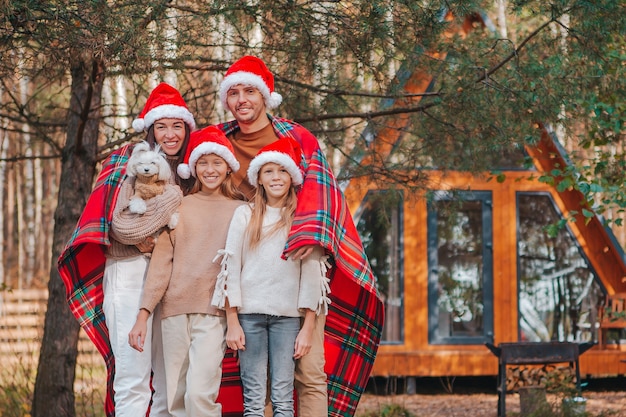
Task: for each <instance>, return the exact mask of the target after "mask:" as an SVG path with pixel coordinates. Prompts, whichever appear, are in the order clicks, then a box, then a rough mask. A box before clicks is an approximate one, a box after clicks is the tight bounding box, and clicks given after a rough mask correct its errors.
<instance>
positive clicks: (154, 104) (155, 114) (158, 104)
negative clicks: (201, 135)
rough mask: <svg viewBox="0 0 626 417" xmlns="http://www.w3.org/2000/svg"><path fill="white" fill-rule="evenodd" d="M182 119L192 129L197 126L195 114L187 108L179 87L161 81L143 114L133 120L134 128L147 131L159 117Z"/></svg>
mask: <svg viewBox="0 0 626 417" xmlns="http://www.w3.org/2000/svg"><path fill="white" fill-rule="evenodd" d="M164 118H172V119H182V120H183V121H184V122H185V123H187V124H188V125H189V127H190V128H191V130H194V129H195V128H196V122H195V120H194V118H193V114H191V112H190V111H189V109H188V108H187V103H185V100H183V97H182V96H181V95H180V93H179V92H178V90H177V89H175V88H174V87H172V86H171V85H169V84H167V83H161V84H159V85H157V86H156V88H155V89H154V90H152V92H151V93H150V96H149V97H148V100H147V101H146V105H145V106H144V108H143V111H142V112H141V114H140V115H139V116H138V117H137V118H136V119H135V120H133V129H135V130H136V131H137V132H141V131H147V130H148V129H149V128H150V126H152V124H153V123H154V122H156V121H157V120H159V119H164Z"/></svg>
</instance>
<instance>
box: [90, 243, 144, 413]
mask: <svg viewBox="0 0 626 417" xmlns="http://www.w3.org/2000/svg"><path fill="white" fill-rule="evenodd" d="M148 262H149V261H148V259H147V258H146V257H145V256H143V255H140V256H136V257H133V258H129V259H122V260H114V259H107V260H106V266H105V269H104V278H103V283H102V286H103V290H104V302H103V306H102V307H103V310H104V315H105V320H106V324H107V327H108V328H109V340H110V342H111V348H112V349H113V356H114V357H115V376H114V379H113V389H114V390H115V396H114V399H115V416H116V417H139V416H145V415H146V412H147V410H148V405H149V404H150V397H151V396H152V392H151V390H150V373H151V370H152V358H151V357H152V355H151V350H152V316H150V318H149V319H148V334H146V340H145V343H144V351H143V352H139V351H136V350H135V349H133V348H132V347H130V344H129V343H128V333H129V332H130V330H131V329H132V327H133V325H134V324H135V320H136V318H137V312H138V311H139V303H140V301H141V292H142V289H143V282H144V279H145V276H146V271H147V269H148Z"/></svg>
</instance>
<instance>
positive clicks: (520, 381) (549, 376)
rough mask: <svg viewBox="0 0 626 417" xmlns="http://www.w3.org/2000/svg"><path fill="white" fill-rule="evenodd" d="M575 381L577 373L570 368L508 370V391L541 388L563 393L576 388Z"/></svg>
mask: <svg viewBox="0 0 626 417" xmlns="http://www.w3.org/2000/svg"><path fill="white" fill-rule="evenodd" d="M575 379H576V374H575V371H574V369H573V368H572V367H569V366H556V365H543V366H541V367H539V366H510V367H507V370H506V390H507V391H510V392H517V391H518V390H519V389H520V388H521V387H528V386H541V387H545V388H546V389H547V390H548V391H551V390H558V391H562V390H563V388H574V387H575Z"/></svg>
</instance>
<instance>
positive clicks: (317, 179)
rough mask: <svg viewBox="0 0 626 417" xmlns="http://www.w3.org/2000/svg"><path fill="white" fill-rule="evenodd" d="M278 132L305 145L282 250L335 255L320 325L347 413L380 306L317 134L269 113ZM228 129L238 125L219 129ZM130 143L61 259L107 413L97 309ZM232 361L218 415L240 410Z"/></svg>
mask: <svg viewBox="0 0 626 417" xmlns="http://www.w3.org/2000/svg"><path fill="white" fill-rule="evenodd" d="M272 123H273V126H274V130H275V131H276V133H277V135H278V136H279V137H284V136H291V137H293V138H294V139H296V140H297V141H298V142H299V143H300V145H301V146H302V150H303V153H304V157H305V158H304V159H303V164H304V168H305V172H306V176H305V181H304V185H303V187H302V189H301V191H300V194H299V196H298V207H297V209H296V217H295V221H294V225H293V228H292V231H291V233H290V235H289V239H288V242H287V246H286V248H285V251H286V252H288V251H292V250H294V249H296V248H298V247H300V246H303V245H307V244H321V245H322V246H324V247H325V248H326V249H327V251H328V252H329V253H330V254H332V255H333V260H334V267H333V269H332V271H331V274H332V275H331V284H330V285H331V294H330V298H331V300H332V303H331V305H330V309H329V313H328V317H327V319H326V329H325V334H326V337H325V345H324V348H325V355H326V372H327V374H328V392H329V409H328V414H329V416H334V417H335V416H336V417H349V416H353V415H354V413H355V412H356V407H357V405H358V402H359V399H360V397H361V394H362V393H363V391H364V390H365V387H366V385H367V381H368V379H369V375H370V372H371V369H372V366H373V364H374V359H375V357H376V352H377V350H378V344H379V341H380V337H381V330H382V325H383V318H384V317H383V316H384V312H383V304H382V302H381V300H380V298H379V297H378V294H377V291H376V287H375V280H374V277H373V275H372V271H371V269H370V266H369V263H368V261H367V258H366V256H365V253H364V251H363V247H362V244H361V240H360V238H359V236H358V233H357V231H356V227H355V225H354V222H353V220H352V217H351V215H350V212H349V210H348V207H347V204H346V201H345V198H344V196H343V193H342V192H341V190H340V188H339V186H338V184H337V182H336V180H335V177H334V175H333V174H332V171H331V170H330V167H329V165H328V162H327V161H326V158H325V157H324V154H323V152H322V150H321V149H320V147H319V144H318V142H317V139H316V138H315V137H314V136H313V135H312V134H311V133H310V132H309V131H308V130H306V129H305V128H304V127H302V126H299V125H297V124H295V123H293V122H290V121H288V120H286V119H280V118H272ZM220 127H221V128H222V129H223V130H224V131H225V132H226V133H227V134H228V133H230V132H232V131H234V130H235V129H237V125H236V124H235V123H232V122H231V123H227V124H224V125H221V126H220ZM129 150H130V148H129V146H126V147H124V148H121V149H120V150H118V151H116V152H115V153H113V154H112V155H111V156H110V157H109V158H107V160H106V161H105V162H104V163H103V167H102V171H101V173H100V175H99V176H98V179H97V181H96V185H95V187H94V190H93V191H92V194H91V196H90V197H89V199H88V201H87V204H86V206H85V209H84V211H83V214H82V216H81V218H80V219H79V221H78V224H77V226H76V229H75V231H74V233H73V234H72V237H71V238H70V240H69V242H68V243H67V245H66V247H65V249H64V250H63V252H62V254H61V256H60V257H59V260H58V268H59V272H60V275H61V278H62V279H63V282H64V284H65V287H66V295H67V300H68V304H69V306H70V309H71V311H72V313H73V314H74V316H75V317H76V319H77V320H78V321H79V323H80V325H81V327H82V328H83V329H84V330H85V332H86V333H87V335H88V336H89V338H90V339H91V340H92V341H93V343H94V344H95V345H96V347H97V348H98V350H99V351H100V353H101V354H102V356H103V358H104V360H105V364H106V367H107V396H106V400H105V411H106V415H107V417H113V416H114V415H115V410H114V403H113V375H114V374H115V359H114V357H113V355H112V352H111V346H110V344H109V338H108V330H107V327H106V324H105V322H104V313H103V312H102V299H103V292H102V276H103V273H104V262H105V258H104V249H105V247H106V246H108V245H109V240H108V230H109V225H110V221H111V216H112V210H113V208H114V207H115V201H116V198H117V193H118V192H119V187H120V185H121V183H122V181H123V179H124V175H125V165H126V161H127V160H128V156H129V154H130V151H129ZM238 375H239V373H238V367H237V364H236V360H235V358H233V357H232V354H231V353H229V352H227V355H226V358H225V359H224V363H223V376H222V387H221V390H220V395H219V398H218V400H219V401H220V402H221V403H222V406H223V415H224V416H226V417H236V416H241V415H242V393H241V383H240V381H239V376H238Z"/></svg>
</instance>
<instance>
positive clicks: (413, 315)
mask: <svg viewBox="0 0 626 417" xmlns="http://www.w3.org/2000/svg"><path fill="white" fill-rule="evenodd" d="M479 20H480V17H477V16H473V17H470V18H467V19H465V21H464V22H463V25H462V26H461V27H459V28H457V30H460V31H461V32H466V31H467V30H470V29H471V27H472V26H473V25H476V22H477V21H479ZM430 83H431V77H430V76H429V75H428V74H425V73H423V72H421V71H420V70H419V69H418V70H414V71H413V72H412V73H411V75H410V76H409V77H407V78H406V79H405V80H403V81H402V88H403V89H404V91H406V92H407V93H420V92H425V91H428V89H429V85H430ZM407 100H419V97H413V98H410V99H407ZM406 104H407V103H406V102H404V103H402V102H396V103H394V104H393V105H394V106H398V107H401V106H406ZM407 123H408V118H407V119H404V118H402V117H396V118H395V119H394V121H393V125H391V124H389V123H388V124H387V126H388V127H387V128H385V129H383V130H379V131H377V132H376V134H375V139H374V140H373V141H372V146H377V147H378V149H377V151H378V153H379V154H383V155H384V154H385V153H386V154H387V155H389V154H391V152H392V148H393V146H394V144H395V143H396V142H397V141H399V140H401V134H402V133H401V132H402V131H403V129H402V128H403V127H404V126H406V124H407ZM540 129H541V132H542V135H541V141H540V142H539V143H538V144H537V145H536V146H534V147H528V148H526V149H519V150H518V152H517V155H515V154H512V155H510V156H511V157H510V159H509V160H508V161H505V162H504V163H503V165H502V166H499V167H497V168H498V169H499V171H500V172H502V175H503V178H504V179H503V180H496V179H494V178H493V177H492V176H490V175H472V174H469V173H465V172H445V173H443V172H441V173H438V172H436V171H430V172H429V173H428V176H429V186H428V189H429V193H428V194H429V196H430V197H429V198H426V196H425V195H424V194H420V195H415V194H413V193H411V192H403V191H402V190H397V189H395V190H394V193H395V195H396V196H397V198H389V196H388V195H386V193H388V192H389V190H386V189H385V188H384V187H383V186H382V185H381V184H379V183H377V182H375V181H372V180H371V179H369V178H367V177H363V178H358V179H353V180H351V181H350V182H349V183H348V184H347V185H346V187H345V194H346V197H347V198H348V201H349V204H350V208H351V211H352V213H353V214H354V216H355V222H356V223H357V227H358V229H359V231H360V233H361V236H362V238H363V242H364V246H365V248H366V251H367V252H368V256H369V258H370V262H371V264H372V267H373V270H374V272H375V275H376V276H377V279H378V283H379V287H380V290H381V294H382V296H383V297H384V299H385V308H386V321H385V326H384V329H383V337H382V342H381V346H380V348H379V351H378V355H377V358H376V361H375V363H374V367H373V373H372V376H379V377H391V376H394V377H442V376H488V375H497V373H498V360H497V358H496V357H495V356H494V355H493V354H492V353H491V352H490V350H489V349H487V348H486V346H485V343H487V342H491V343H493V344H495V345H498V344H499V343H504V342H522V341H530V342H532V341H537V342H541V341H574V342H584V341H592V342H596V341H597V340H598V336H599V334H603V332H602V331H601V329H599V327H598V326H599V324H598V323H599V318H598V314H599V312H600V311H601V310H602V304H603V301H604V300H605V298H606V295H612V294H616V293H620V292H626V263H625V259H624V253H623V251H622V248H621V247H620V245H619V244H618V243H617V241H616V240H615V238H614V237H613V235H612V233H611V231H610V230H609V229H608V228H606V227H605V226H604V225H603V223H602V221H601V219H600V218H599V217H597V216H593V217H591V218H590V219H586V218H585V217H584V216H583V215H582V213H581V208H580V202H581V200H582V195H580V193H578V192H577V191H575V190H573V189H571V188H568V189H565V190H559V189H557V188H555V187H554V186H552V185H549V184H547V183H545V182H541V181H539V178H540V177H541V175H542V173H545V172H551V171H552V170H553V169H555V168H557V167H558V168H559V169H563V167H565V166H567V165H568V160H567V156H566V154H565V152H564V151H563V149H561V148H560V146H559V145H558V142H557V140H556V138H555V137H554V135H553V134H552V132H550V130H549V129H548V128H546V127H540ZM522 158H526V160H528V158H530V159H531V160H532V166H530V167H528V166H525V165H524V164H523V163H522V162H521V161H522ZM363 163H368V162H367V161H364V162H363ZM398 191H399V192H398ZM381 195H385V196H386V198H380V196H381ZM381 214H384V215H383V216H381ZM381 217H382V218H384V219H385V221H384V222H381V221H379V219H380V218H381ZM572 218H575V219H576V221H574V222H572V221H569V220H570V219H572ZM559 222H560V224H561V225H562V226H563V227H555V225H557V224H559ZM550 227H552V228H553V229H552V230H553V233H547V232H546V228H548V229H549V228H550ZM616 327H618V326H616ZM623 327H626V324H624V326H623ZM611 332H613V335H612V336H611V333H610V332H609V333H608V336H607V338H608V339H611V338H613V339H615V338H619V336H616V334H618V332H620V329H619V328H617V329H614V330H611ZM623 335H624V333H622V336H623ZM610 342H611V341H610V340H609V341H608V343H603V344H602V345H597V344H596V345H595V346H594V347H593V348H591V349H590V350H588V351H587V352H586V353H584V354H583V355H581V356H580V372H581V375H582V376H591V377H603V376H616V375H624V374H626V361H625V360H626V344H624V345H622V346H621V349H620V346H619V345H618V344H616V343H610Z"/></svg>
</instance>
